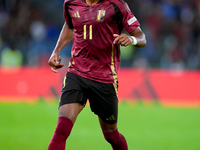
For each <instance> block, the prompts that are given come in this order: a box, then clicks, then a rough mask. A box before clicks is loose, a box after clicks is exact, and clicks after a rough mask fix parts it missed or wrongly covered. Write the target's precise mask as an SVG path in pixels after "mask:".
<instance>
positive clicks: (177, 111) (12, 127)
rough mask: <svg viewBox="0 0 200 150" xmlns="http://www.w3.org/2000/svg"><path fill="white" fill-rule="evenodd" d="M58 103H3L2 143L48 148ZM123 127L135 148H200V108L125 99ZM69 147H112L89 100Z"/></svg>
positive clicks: (5, 147) (19, 148)
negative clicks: (169, 105)
mask: <svg viewBox="0 0 200 150" xmlns="http://www.w3.org/2000/svg"><path fill="white" fill-rule="evenodd" d="M57 107H58V102H57V101H56V102H53V103H44V102H38V103H36V104H26V103H19V104H3V103H1V104H0V149H1V150H46V149H47V147H48V144H49V141H50V140H51V137H52V135H53V132H54V129H55V126H56V122H57V116H58V109H57ZM118 129H119V131H120V132H121V133H122V134H123V135H124V136H125V137H126V139H127V142H128V145H129V150H200V108H175V107H164V106H161V105H154V104H151V105H144V104H141V103H132V104H127V103H125V102H122V103H120V104H119V122H118ZM66 149H68V150H102V149H103V150H111V149H112V148H111V146H110V145H109V144H108V143H107V142H106V141H105V140H104V138H103V135H102V133H101V129H100V126H99V123H98V118H97V116H96V115H94V114H93V113H92V112H91V111H90V108H89V106H86V107H85V108H84V110H83V111H82V112H81V114H80V115H79V116H78V118H77V121H76V123H75V125H74V128H73V130H72V133H71V135H70V137H69V138H68V140H67V147H66Z"/></svg>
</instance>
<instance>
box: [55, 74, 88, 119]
mask: <svg viewBox="0 0 200 150" xmlns="http://www.w3.org/2000/svg"><path fill="white" fill-rule="evenodd" d="M82 89H83V85H82V84H81V82H80V80H79V79H78V78H77V75H75V74H72V73H67V74H66V77H65V79H64V82H63V88H62V91H61V96H60V102H59V117H67V118H69V119H70V120H72V122H75V120H76V118H77V116H78V114H79V113H80V111H81V110H82V109H83V107H84V106H85V104H86V102H87V97H86V94H85V93H84V91H83V90H82Z"/></svg>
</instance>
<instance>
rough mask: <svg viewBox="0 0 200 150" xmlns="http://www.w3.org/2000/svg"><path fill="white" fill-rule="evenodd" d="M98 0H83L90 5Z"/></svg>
mask: <svg viewBox="0 0 200 150" xmlns="http://www.w3.org/2000/svg"><path fill="white" fill-rule="evenodd" d="M98 1H100V0H85V2H86V3H87V4H88V5H90V6H92V5H94V4H96V3H98Z"/></svg>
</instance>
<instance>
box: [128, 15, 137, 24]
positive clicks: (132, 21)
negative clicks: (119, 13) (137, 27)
mask: <svg viewBox="0 0 200 150" xmlns="http://www.w3.org/2000/svg"><path fill="white" fill-rule="evenodd" d="M135 21H137V19H136V18H135V16H134V17H133V18H131V19H129V20H128V24H129V25H131V24H132V23H134V22H135Z"/></svg>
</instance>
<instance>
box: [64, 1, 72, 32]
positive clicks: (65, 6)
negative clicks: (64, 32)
mask: <svg viewBox="0 0 200 150" xmlns="http://www.w3.org/2000/svg"><path fill="white" fill-rule="evenodd" d="M69 4H70V2H69V1H67V0H66V1H65V2H64V5H63V9H64V18H65V21H66V23H67V24H68V25H69V28H71V29H73V28H74V27H73V23H72V18H71V16H70V15H69V12H68V9H69Z"/></svg>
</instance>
